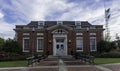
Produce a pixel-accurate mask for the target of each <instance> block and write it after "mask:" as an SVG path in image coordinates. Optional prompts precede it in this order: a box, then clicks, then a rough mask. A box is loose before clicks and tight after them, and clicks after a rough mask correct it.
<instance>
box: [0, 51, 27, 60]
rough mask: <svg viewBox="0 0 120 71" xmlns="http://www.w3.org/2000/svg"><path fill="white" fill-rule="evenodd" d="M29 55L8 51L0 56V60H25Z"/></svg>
mask: <svg viewBox="0 0 120 71" xmlns="http://www.w3.org/2000/svg"><path fill="white" fill-rule="evenodd" d="M27 57H29V55H20V54H16V53H9V55H8V56H4V57H2V58H0V61H16V60H26V58H27Z"/></svg>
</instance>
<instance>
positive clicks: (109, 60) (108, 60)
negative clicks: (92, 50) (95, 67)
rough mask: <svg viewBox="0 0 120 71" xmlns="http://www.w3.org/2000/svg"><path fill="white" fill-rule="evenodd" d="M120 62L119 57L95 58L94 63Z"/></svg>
mask: <svg viewBox="0 0 120 71" xmlns="http://www.w3.org/2000/svg"><path fill="white" fill-rule="evenodd" d="M110 63H120V58H95V64H110Z"/></svg>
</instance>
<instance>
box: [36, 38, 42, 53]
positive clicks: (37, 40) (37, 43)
mask: <svg viewBox="0 0 120 71" xmlns="http://www.w3.org/2000/svg"><path fill="white" fill-rule="evenodd" d="M38 39H43V40H44V38H43V37H37V50H36V51H37V52H43V50H38ZM43 42H44V41H43ZM43 46H44V45H43ZM43 49H44V48H43Z"/></svg>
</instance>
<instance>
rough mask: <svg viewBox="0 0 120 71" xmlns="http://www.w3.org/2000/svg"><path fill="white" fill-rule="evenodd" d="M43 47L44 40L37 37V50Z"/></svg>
mask: <svg viewBox="0 0 120 71" xmlns="http://www.w3.org/2000/svg"><path fill="white" fill-rule="evenodd" d="M43 48H44V40H43V37H39V38H37V52H41V51H43Z"/></svg>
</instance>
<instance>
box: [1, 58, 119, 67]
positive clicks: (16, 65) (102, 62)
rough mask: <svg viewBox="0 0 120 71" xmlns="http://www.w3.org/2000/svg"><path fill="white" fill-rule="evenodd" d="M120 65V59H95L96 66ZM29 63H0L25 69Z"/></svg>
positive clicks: (4, 65) (3, 65) (2, 65)
mask: <svg viewBox="0 0 120 71" xmlns="http://www.w3.org/2000/svg"><path fill="white" fill-rule="evenodd" d="M110 63H120V58H95V64H97V65H99V64H110ZM25 66H27V61H5V62H0V67H25Z"/></svg>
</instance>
